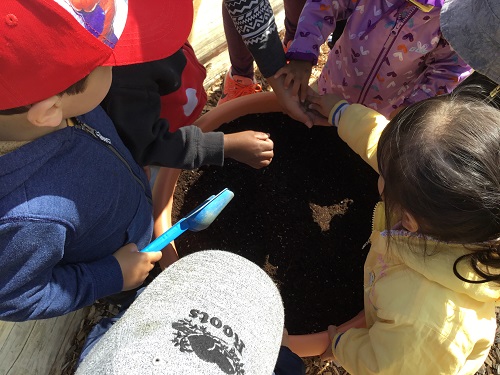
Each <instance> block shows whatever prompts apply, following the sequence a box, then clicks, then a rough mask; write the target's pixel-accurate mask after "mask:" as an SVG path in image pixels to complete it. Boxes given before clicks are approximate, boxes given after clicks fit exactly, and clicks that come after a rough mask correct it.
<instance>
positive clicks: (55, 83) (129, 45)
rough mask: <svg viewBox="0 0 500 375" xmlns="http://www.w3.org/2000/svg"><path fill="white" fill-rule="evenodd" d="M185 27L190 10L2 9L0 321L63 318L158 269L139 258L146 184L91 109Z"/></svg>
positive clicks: (154, 2) (167, 49)
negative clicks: (128, 68)
mask: <svg viewBox="0 0 500 375" xmlns="http://www.w3.org/2000/svg"><path fill="white" fill-rule="evenodd" d="M190 10H191V11H190ZM157 14H162V15H163V18H162V22H161V23H160V24H155V25H154V27H150V25H151V19H153V15H157ZM191 23H192V2H191V1H190V0H177V1H162V0H148V1H147V2H146V1H142V2H141V1H137V0H129V1H126V0H107V1H99V2H97V1H91V0H88V1H85V2H83V1H76V0H73V1H71V2H68V1H65V0H38V1H35V0H28V1H26V0H22V1H21V0H2V2H1V3H0V56H2V57H1V63H0V155H1V156H0V261H1V262H2V264H3V272H2V273H1V275H0V319H2V320H9V321H24V320H30V319H41V318H50V317H54V316H59V315H63V314H66V313H68V312H70V311H74V310H76V309H79V308H81V307H83V306H87V305H90V304H92V303H93V302H94V301H95V300H96V299H99V298H102V297H104V296H108V295H111V294H115V293H118V292H120V291H122V290H129V289H132V288H135V287H137V286H139V285H141V284H142V283H143V281H144V279H145V278H146V276H147V275H148V273H149V271H150V270H151V268H152V267H153V264H154V263H155V262H157V261H158V260H159V259H160V257H161V253H159V252H158V253H140V252H138V248H139V249H141V248H142V247H144V246H145V245H146V244H148V243H149V242H150V240H151V235H152V225H153V220H152V207H151V191H150V188H149V184H148V180H147V178H146V176H145V174H144V172H143V169H142V168H141V166H139V165H138V164H137V163H136V162H135V161H134V159H133V157H132V155H131V154H130V152H129V151H128V149H127V148H126V147H125V146H124V144H123V143H122V141H121V140H120V138H119V136H118V134H117V133H116V130H115V127H114V125H113V123H112V122H111V120H110V119H109V117H108V116H107V115H106V114H105V112H104V111H103V110H102V108H100V107H99V106H98V104H99V103H100V101H101V100H102V99H103V98H104V96H105V95H106V93H107V91H108V89H109V86H110V84H111V67H110V66H113V65H123V64H125V65H127V64H133V63H140V62H147V61H154V60H159V59H162V58H164V57H166V56H169V55H171V54H172V53H174V52H175V51H177V50H178V49H179V48H181V46H182V45H183V44H184V42H185V40H186V39H187V36H188V34H189V31H190V28H191ZM163 35H169V38H162V36H163Z"/></svg>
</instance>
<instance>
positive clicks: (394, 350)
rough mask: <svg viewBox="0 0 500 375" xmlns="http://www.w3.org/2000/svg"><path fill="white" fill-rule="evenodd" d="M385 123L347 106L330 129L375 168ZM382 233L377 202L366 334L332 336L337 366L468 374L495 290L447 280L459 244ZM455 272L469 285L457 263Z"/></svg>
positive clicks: (367, 274)
mask: <svg viewBox="0 0 500 375" xmlns="http://www.w3.org/2000/svg"><path fill="white" fill-rule="evenodd" d="M387 123H388V121H387V120H386V119H385V118H384V117H383V116H381V115H380V114H378V113H377V112H375V111H373V110H371V109H369V108H366V107H364V106H362V105H359V104H353V105H350V106H349V107H348V108H347V109H346V110H345V111H344V113H343V115H342V117H341V119H340V123H339V129H338V131H339V135H340V137H341V138H342V139H343V140H344V141H345V142H346V143H347V144H348V145H349V146H350V147H351V148H352V149H353V150H354V151H356V152H357V153H358V154H359V155H360V156H361V157H362V158H363V159H364V160H365V161H367V162H368V163H369V164H370V165H371V166H372V167H373V168H374V169H375V170H377V161H376V150H377V143H378V139H379V137H380V134H381V132H382V130H383V129H384V127H385V126H386V125H387ZM374 188H375V187H374ZM391 228H392V226H391ZM388 232H389V231H388V230H387V227H386V222H385V212H384V204H383V203H382V202H381V203H379V204H377V206H376V207H375V211H374V216H373V231H372V234H371V236H370V242H371V248H370V251H369V253H368V256H367V259H366V261H365V267H364V287H365V301H364V304H365V314H366V323H367V327H368V328H363V329H362V328H356V329H350V330H348V331H346V332H345V333H344V334H342V335H337V336H336V337H335V338H334V340H333V342H332V351H333V354H334V355H335V356H336V359H337V361H338V362H339V363H340V364H341V365H342V366H343V367H344V368H345V369H346V370H347V371H348V372H349V373H350V374H352V375H361V374H384V375H390V374H394V375H403V374H405V375H408V374H418V375H425V374H429V375H437V374H446V375H450V374H460V375H463V374H474V373H475V372H476V371H477V370H478V369H479V368H480V367H481V365H482V364H483V363H484V360H485V359H486V357H487V355H488V352H489V349H490V346H491V345H492V344H493V341H494V338H495V330H496V316H495V301H496V300H497V299H498V298H500V287H499V286H498V285H496V284H493V283H483V284H471V283H466V282H463V281H461V280H459V279H458V278H457V277H456V276H455V275H454V273H453V263H454V261H455V260H456V259H457V258H458V257H459V256H460V255H462V254H465V253H467V252H468V250H466V249H465V248H464V246H463V245H459V244H450V243H442V242H437V241H433V240H429V239H427V240H426V241H424V240H423V239H422V238H421V237H418V236H415V235H413V236H410V233H408V232H406V231H405V230H392V237H391V239H390V241H388V236H387V235H388ZM424 253H426V254H430V255H425V256H424V255H423V254H424ZM459 271H460V273H461V274H462V275H464V276H465V277H467V278H468V279H476V277H475V274H473V272H472V271H471V270H470V269H469V268H468V266H467V265H465V264H461V265H460V267H459ZM339 336H340V337H339Z"/></svg>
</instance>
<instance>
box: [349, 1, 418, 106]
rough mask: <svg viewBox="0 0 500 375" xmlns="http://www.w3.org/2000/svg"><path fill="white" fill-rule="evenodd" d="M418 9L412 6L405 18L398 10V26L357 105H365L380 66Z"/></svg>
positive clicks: (386, 44) (392, 33)
mask: <svg viewBox="0 0 500 375" xmlns="http://www.w3.org/2000/svg"><path fill="white" fill-rule="evenodd" d="M417 9H418V8H417V7H416V6H415V5H412V8H411V9H409V10H408V13H407V14H406V16H405V17H404V18H402V17H401V13H400V11H399V10H398V15H397V16H396V24H395V25H394V27H393V28H392V30H391V32H390V33H389V37H388V38H387V40H386V41H385V43H384V45H383V46H382V49H381V50H380V53H379V55H378V56H377V59H376V60H375V64H373V68H372V70H371V71H370V74H369V75H368V77H367V79H366V81H365V84H364V86H363V89H362V90H361V92H360V93H359V97H358V100H357V103H361V104H364V101H365V99H366V96H367V95H368V92H369V91H370V88H371V86H372V84H373V81H374V80H375V77H376V76H377V74H378V72H379V71H380V66H381V65H382V64H383V62H384V60H385V58H386V57H387V54H388V53H389V51H390V49H391V48H392V45H393V44H394V42H395V41H396V39H397V37H398V35H399V32H400V31H401V29H402V28H403V26H404V25H406V23H407V22H408V20H409V19H410V18H411V17H412V16H413V15H414V14H415V12H416V11H417Z"/></svg>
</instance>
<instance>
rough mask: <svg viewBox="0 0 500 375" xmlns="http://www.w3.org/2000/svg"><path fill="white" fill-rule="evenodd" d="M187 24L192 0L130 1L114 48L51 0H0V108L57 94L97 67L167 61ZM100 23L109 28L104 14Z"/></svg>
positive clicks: (185, 34)
mask: <svg viewBox="0 0 500 375" xmlns="http://www.w3.org/2000/svg"><path fill="white" fill-rule="evenodd" d="M101 1H102V0H101ZM91 2H93V3H96V2H99V0H87V1H85V9H90V8H88V6H89V4H88V3H91ZM109 2H113V1H111V0H107V1H104V2H102V4H106V3H109ZM80 3H82V2H81V1H76V0H75V4H76V5H78V4H80ZM80 5H81V4H80ZM68 6H69V4H68ZM74 9H76V10H79V9H78V8H76V7H75V8H74ZM85 9H82V11H85ZM192 22H193V4H192V0H175V1H167V0H129V1H128V17H127V22H126V23H125V30H124V31H123V33H122V34H121V37H120V39H119V40H118V42H117V43H116V46H115V48H114V50H113V49H112V48H111V47H109V46H108V45H106V44H105V43H104V42H105V40H103V39H104V38H103V37H102V35H93V34H92V33H91V32H90V31H87V30H86V29H85V28H84V27H82V26H81V25H80V23H79V22H78V21H77V20H76V19H75V18H74V16H73V15H71V14H70V13H69V12H68V11H67V10H65V9H64V8H63V7H62V6H61V5H59V4H57V3H56V2H55V1H54V0H36V1H35V0H1V1H0V110H2V109H10V108H15V107H20V106H24V105H29V104H33V103H36V102H38V101H40V100H43V99H47V98H49V97H51V96H53V95H56V94H58V93H60V92H62V91H64V90H66V89H67V88H68V87H69V86H71V85H72V84H74V83H75V82H77V81H79V80H80V79H82V78H83V77H85V76H86V75H88V74H89V73H90V72H92V71H93V70H94V69H95V68H96V67H98V66H101V65H128V64H132V63H137V62H147V61H152V60H157V59H161V58H165V57H168V56H170V55H171V54H173V53H174V52H176V51H177V50H179V48H180V47H181V46H182V44H183V43H184V42H185V41H186V39H187V37H188V35H189V32H190V30H191V26H192ZM104 23H105V24H104V26H109V19H108V15H107V14H106V18H105V19H104Z"/></svg>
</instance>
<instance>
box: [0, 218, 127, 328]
mask: <svg viewBox="0 0 500 375" xmlns="http://www.w3.org/2000/svg"><path fill="white" fill-rule="evenodd" d="M67 241H68V230H67V228H66V227H65V226H63V225H61V224H57V223H50V222H46V221H43V222H42V221H40V222H36V221H35V222H33V221H27V222H14V223H9V224H5V225H2V226H0V243H2V246H3V248H2V249H1V250H0V264H3V265H8V266H4V267H2V268H3V269H2V272H1V273H0V319H1V320H7V321H25V320H32V319H44V318H52V317H55V316H60V315H63V314H66V313H69V312H71V311H74V310H77V309H79V308H81V307H84V306H87V305H90V304H92V303H94V301H95V300H97V299H99V298H102V297H104V296H107V295H110V294H114V293H117V292H119V291H121V289H122V287H123V277H122V273H121V268H120V265H119V264H118V261H117V260H116V259H115V257H113V256H112V255H107V256H105V257H103V258H102V259H100V260H97V261H94V262H89V263H69V262H66V261H65V260H64V259H63V257H64V249H65V244H66V242H67Z"/></svg>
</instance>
